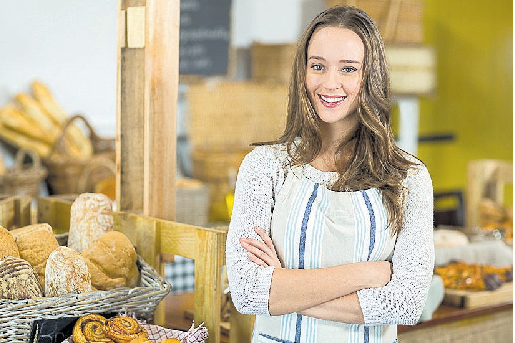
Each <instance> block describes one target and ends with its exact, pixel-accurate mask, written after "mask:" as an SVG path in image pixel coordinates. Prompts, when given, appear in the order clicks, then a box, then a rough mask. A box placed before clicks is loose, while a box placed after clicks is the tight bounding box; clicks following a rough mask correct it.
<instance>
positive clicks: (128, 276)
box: [82, 231, 139, 290]
mask: <svg viewBox="0 0 515 343" xmlns="http://www.w3.org/2000/svg"><path fill="white" fill-rule="evenodd" d="M82 256H84V258H85V259H86V262H87V263H88V269H89V272H90V273H91V284H92V286H93V287H95V288H96V289H100V290H108V289H113V288H118V287H134V286H136V285H137V283H138V279H139V271H138V266H137V265H136V250H135V249H134V246H133V245H132V243H131V241H130V240H129V238H127V236H125V235H124V234H123V233H121V232H118V231H111V232H108V233H106V234H104V235H103V236H102V237H100V238H99V240H98V241H97V242H96V243H94V244H93V245H92V246H90V247H89V248H88V249H86V250H85V251H84V252H83V253H82Z"/></svg>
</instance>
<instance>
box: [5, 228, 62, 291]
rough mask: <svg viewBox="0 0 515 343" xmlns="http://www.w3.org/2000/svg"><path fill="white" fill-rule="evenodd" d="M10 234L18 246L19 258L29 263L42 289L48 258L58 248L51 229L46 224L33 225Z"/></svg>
mask: <svg viewBox="0 0 515 343" xmlns="http://www.w3.org/2000/svg"><path fill="white" fill-rule="evenodd" d="M10 232H11V234H12V236H13V237H14V241H15V242H16V245H17V246H18V250H19V252H20V257H21V258H23V259H24V260H26V261H27V262H29V263H30V265H31V266H32V267H33V268H34V270H35V271H36V273H37V274H38V277H39V282H40V283H41V285H43V287H44V285H45V268H46V263H47V259H48V256H50V253H52V251H54V250H55V249H57V247H58V246H59V243H58V242H57V239H56V238H55V236H54V233H53V230H52V227H51V226H50V225H48V224H46V223H43V224H33V225H28V226H24V227H21V228H19V229H14V230H12V231H10Z"/></svg>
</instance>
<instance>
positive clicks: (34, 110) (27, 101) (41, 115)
mask: <svg viewBox="0 0 515 343" xmlns="http://www.w3.org/2000/svg"><path fill="white" fill-rule="evenodd" d="M14 100H15V103H16V104H17V105H18V106H19V108H20V109H21V110H22V112H23V113H25V114H26V115H27V116H28V117H29V118H31V119H32V120H33V121H34V122H35V123H37V125H38V126H39V127H40V128H41V129H42V130H44V131H45V132H47V133H48V134H49V135H52V136H55V137H58V135H59V126H58V125H56V124H55V123H54V122H53V121H52V120H51V119H50V118H49V117H48V116H47V115H46V113H45V112H44V111H43V110H42V109H41V107H40V106H39V103H38V102H37V101H36V100H34V98H32V97H31V96H30V95H28V94H25V93H19V94H16V95H15V96H14Z"/></svg>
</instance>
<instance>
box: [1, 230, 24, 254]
mask: <svg viewBox="0 0 515 343" xmlns="http://www.w3.org/2000/svg"><path fill="white" fill-rule="evenodd" d="M5 256H14V257H20V252H19V251H18V246H17V245H16V242H15V241H14V237H13V235H12V234H11V233H10V232H9V230H7V229H6V228H4V227H2V226H0V258H4V257H5Z"/></svg>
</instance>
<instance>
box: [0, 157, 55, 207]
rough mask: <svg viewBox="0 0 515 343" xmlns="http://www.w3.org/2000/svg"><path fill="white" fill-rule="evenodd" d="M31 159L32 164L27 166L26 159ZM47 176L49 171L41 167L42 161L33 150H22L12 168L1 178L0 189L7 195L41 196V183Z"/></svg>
mask: <svg viewBox="0 0 515 343" xmlns="http://www.w3.org/2000/svg"><path fill="white" fill-rule="evenodd" d="M27 156H28V157H30V159H31V163H30V164H25V163H24V160H25V157H27ZM46 175H47V170H46V168H45V167H43V166H42V165H41V159H40V158H39V156H38V154H36V152H35V151H33V150H25V149H20V150H18V152H17V153H16V158H15V161H14V165H13V167H12V168H10V169H8V170H7V171H6V173H5V174H4V175H1V177H0V180H1V181H0V189H1V192H0V193H2V194H5V195H30V196H33V197H37V196H39V190H40V188H41V181H43V179H44V178H45V176H46Z"/></svg>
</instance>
